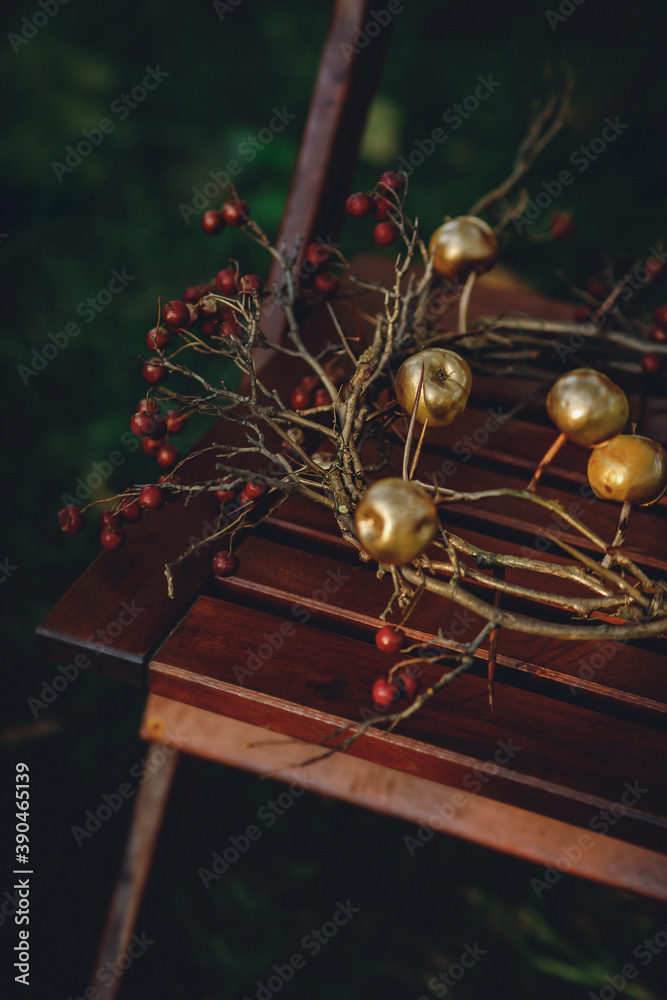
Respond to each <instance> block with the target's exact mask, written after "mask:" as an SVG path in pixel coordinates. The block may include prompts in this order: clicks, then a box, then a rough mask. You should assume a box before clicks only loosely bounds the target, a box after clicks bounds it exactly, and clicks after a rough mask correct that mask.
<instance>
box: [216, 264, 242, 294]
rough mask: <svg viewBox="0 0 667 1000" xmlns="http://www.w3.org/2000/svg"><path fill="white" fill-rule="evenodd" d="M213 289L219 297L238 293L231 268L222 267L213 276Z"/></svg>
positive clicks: (234, 274)
mask: <svg viewBox="0 0 667 1000" xmlns="http://www.w3.org/2000/svg"><path fill="white" fill-rule="evenodd" d="M215 287H216V288H217V289H218V291H219V292H220V294H221V295H235V294H236V292H237V291H238V283H237V280H236V271H234V270H233V269H232V268H231V267H223V269H222V271H218V273H217V274H216V276H215Z"/></svg>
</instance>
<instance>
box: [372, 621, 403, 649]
mask: <svg viewBox="0 0 667 1000" xmlns="http://www.w3.org/2000/svg"><path fill="white" fill-rule="evenodd" d="M404 641H405V632H401V630H400V628H394V626H393V625H383V626H382V628H380V629H378V630H377V632H376V633H375V645H376V646H377V648H378V649H381V650H382V652H383V653H397V652H398V651H399V649H401V648H402V646H403V643H404Z"/></svg>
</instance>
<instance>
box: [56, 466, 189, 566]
mask: <svg viewBox="0 0 667 1000" xmlns="http://www.w3.org/2000/svg"><path fill="white" fill-rule="evenodd" d="M178 482H180V480H179V479H178V477H177V476H173V475H172V476H161V477H160V480H159V484H158V485H148V486H144V487H143V488H142V489H141V490H140V491H139V493H138V495H137V496H133V495H131V494H124V495H123V496H121V497H119V498H118V503H117V504H116V505H115V507H114V508H113V509H111V510H103V511H101V512H100V514H99V516H98V519H97V526H98V528H99V531H100V542H101V543H102V546H103V547H104V548H105V549H109V550H110V551H112V552H114V551H115V550H116V549H119V548H120V547H121V545H123V543H124V542H125V532H124V530H123V527H124V525H125V524H134V523H135V522H136V521H138V520H139V519H140V518H141V516H142V514H143V512H144V511H156V510H159V509H160V507H162V505H163V504H164V503H165V501H171V500H174V499H176V498H177V497H178V493H177V492H175V491H173V490H169V488H168V487H169V484H176V483H178ZM58 524H59V526H60V528H61V530H62V531H64V532H65V534H67V535H70V536H74V535H78V534H79V533H80V532H81V531H83V529H84V527H85V524H86V517H85V514H84V512H83V510H82V509H81V507H77V506H76V504H69V505H68V506H67V507H63V508H62V510H59V511H58Z"/></svg>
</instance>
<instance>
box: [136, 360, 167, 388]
mask: <svg viewBox="0 0 667 1000" xmlns="http://www.w3.org/2000/svg"><path fill="white" fill-rule="evenodd" d="M141 374H142V375H143V377H144V378H145V379H146V381H147V382H150V383H151V385H157V384H158V383H159V382H164V380H165V379H166V378H167V377H168V376H169V369H168V368H165V367H164V365H161V364H160V359H159V358H151V360H150V361H148V362H147V363H146V364H145V365H143V366H142V368H141Z"/></svg>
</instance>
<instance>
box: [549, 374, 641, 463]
mask: <svg viewBox="0 0 667 1000" xmlns="http://www.w3.org/2000/svg"><path fill="white" fill-rule="evenodd" d="M547 412H548V414H549V416H550V417H551V419H552V420H553V422H554V423H555V425H556V427H557V428H558V430H559V431H560V432H561V433H563V434H567V436H568V437H569V438H570V440H571V441H575V442H576V443H577V444H582V445H585V447H587V448H592V447H594V446H595V445H598V444H602V442H603V441H609V439H610V438H613V437H615V435H616V434H620V432H621V431H622V430H623V428H624V427H625V425H626V424H627V422H628V416H629V412H630V411H629V408H628V400H627V397H626V395H625V393H624V392H623V390H622V389H621V388H620V386H618V385H616V383H615V382H612V380H611V379H610V378H607V376H606V375H603V374H602V372H596V371H595V369H593V368H575V369H574V371H571V372H568V373H567V375H562V376H561V377H560V378H559V379H558V381H557V382H555V383H554V384H553V386H552V387H551V391H550V392H549V395H548V396H547Z"/></svg>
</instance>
